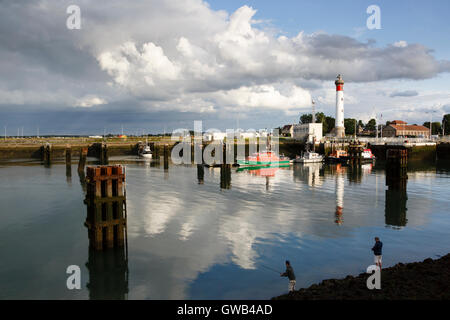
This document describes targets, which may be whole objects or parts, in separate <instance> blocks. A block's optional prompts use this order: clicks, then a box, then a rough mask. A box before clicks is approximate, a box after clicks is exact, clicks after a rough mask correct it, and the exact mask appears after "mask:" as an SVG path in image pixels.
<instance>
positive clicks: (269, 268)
mask: <svg viewBox="0 0 450 320" xmlns="http://www.w3.org/2000/svg"><path fill="white" fill-rule="evenodd" d="M261 267H264V268H266V269H268V270H271V271H273V272H276V273H278V274H280V273H281V272H280V271H278V270H275V269H273V268H271V267H268V266H266V265H263V264H262V265H261Z"/></svg>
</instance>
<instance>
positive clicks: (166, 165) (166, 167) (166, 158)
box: [164, 143, 169, 170]
mask: <svg viewBox="0 0 450 320" xmlns="http://www.w3.org/2000/svg"><path fill="white" fill-rule="evenodd" d="M164 170H169V145H168V144H167V143H166V144H164Z"/></svg>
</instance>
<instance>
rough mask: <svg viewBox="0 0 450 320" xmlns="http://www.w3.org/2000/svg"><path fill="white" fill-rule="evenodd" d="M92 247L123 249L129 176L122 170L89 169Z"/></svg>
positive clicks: (89, 210)
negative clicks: (126, 181) (126, 177)
mask: <svg viewBox="0 0 450 320" xmlns="http://www.w3.org/2000/svg"><path fill="white" fill-rule="evenodd" d="M86 182H87V194H86V200H85V203H86V204H87V218H86V222H85V226H86V227H87V228H88V235H89V244H90V246H91V247H93V248H94V249H95V250H103V249H104V248H112V247H115V246H118V247H123V245H124V230H125V226H126V214H125V207H126V199H125V194H124V187H125V185H124V182H125V173H124V171H123V168H122V166H97V167H92V166H89V167H87V177H86Z"/></svg>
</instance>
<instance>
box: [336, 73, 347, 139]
mask: <svg viewBox="0 0 450 320" xmlns="http://www.w3.org/2000/svg"><path fill="white" fill-rule="evenodd" d="M334 84H335V85H336V123H335V134H336V137H338V138H343V137H345V127H344V80H342V76H341V75H340V74H339V75H338V76H337V79H336V81H335V82H334Z"/></svg>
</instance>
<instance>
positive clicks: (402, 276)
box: [272, 253, 450, 300]
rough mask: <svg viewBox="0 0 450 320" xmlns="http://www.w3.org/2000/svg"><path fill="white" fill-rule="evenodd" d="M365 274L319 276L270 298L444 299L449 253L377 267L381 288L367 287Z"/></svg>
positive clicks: (448, 291)
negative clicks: (325, 277) (312, 282)
mask: <svg viewBox="0 0 450 320" xmlns="http://www.w3.org/2000/svg"><path fill="white" fill-rule="evenodd" d="M369 276H370V275H369V274H367V273H361V274H359V275H358V276H356V277H354V276H347V277H345V278H344V279H328V280H323V281H322V282H321V283H319V284H313V285H311V286H310V287H308V288H302V289H300V290H297V291H295V292H294V293H292V294H283V295H280V296H278V297H274V298H272V300H448V299H450V253H449V254H447V255H445V256H443V257H441V258H439V259H436V260H433V259H431V258H428V259H425V260H424V261H422V262H412V263H406V264H403V263H398V264H396V265H395V266H393V267H390V268H386V269H383V270H382V271H381V289H380V290H377V289H373V290H369V289H368V288H367V285H366V282H367V279H368V278H369Z"/></svg>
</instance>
